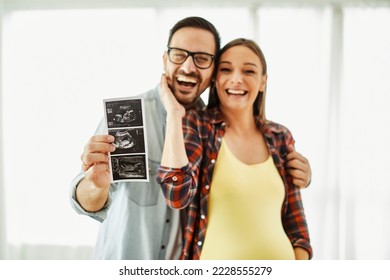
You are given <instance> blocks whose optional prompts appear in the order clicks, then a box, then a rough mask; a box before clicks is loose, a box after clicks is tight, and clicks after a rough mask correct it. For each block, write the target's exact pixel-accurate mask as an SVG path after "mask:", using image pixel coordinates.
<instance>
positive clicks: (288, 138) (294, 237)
mask: <svg viewBox="0 0 390 280" xmlns="http://www.w3.org/2000/svg"><path fill="white" fill-rule="evenodd" d="M284 137H285V141H284V146H285V150H286V151H287V146H288V145H290V144H292V145H294V143H295V141H294V139H293V137H292V135H291V132H290V131H289V130H288V129H286V132H285V134H284ZM286 155H287V153H286V154H285V155H283V156H286ZM286 176H287V184H288V191H287V209H286V212H285V213H284V215H283V225H284V228H285V231H286V233H287V236H288V237H289V239H290V241H291V244H292V245H293V247H301V248H303V249H305V250H306V251H307V252H308V253H309V258H310V259H311V258H312V257H313V251H312V247H311V245H310V237H309V229H308V226H307V222H306V217H305V211H304V207H303V203H302V196H301V190H300V188H298V187H296V186H294V184H293V182H292V177H291V176H290V175H289V174H286Z"/></svg>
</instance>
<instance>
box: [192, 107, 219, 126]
mask: <svg viewBox="0 0 390 280" xmlns="http://www.w3.org/2000/svg"><path fill="white" fill-rule="evenodd" d="M187 117H188V118H190V119H194V120H197V121H200V122H207V123H213V122H217V121H220V120H221V114H220V111H219V110H218V109H216V108H213V109H206V108H205V109H192V110H189V111H187Z"/></svg>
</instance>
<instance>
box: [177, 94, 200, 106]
mask: <svg viewBox="0 0 390 280" xmlns="http://www.w3.org/2000/svg"><path fill="white" fill-rule="evenodd" d="M175 97H176V99H177V101H178V102H179V103H180V104H182V105H183V106H184V107H186V108H187V107H191V106H193V105H195V103H196V101H197V100H198V98H199V95H197V94H195V93H193V92H184V93H183V92H176V94H175Z"/></svg>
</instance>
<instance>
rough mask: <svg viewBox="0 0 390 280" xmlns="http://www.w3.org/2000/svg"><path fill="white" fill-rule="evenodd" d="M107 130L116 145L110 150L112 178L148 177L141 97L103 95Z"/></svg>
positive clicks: (132, 179)
mask: <svg viewBox="0 0 390 280" xmlns="http://www.w3.org/2000/svg"><path fill="white" fill-rule="evenodd" d="M103 102H104V116H105V119H106V127H107V130H108V134H110V135H112V136H114V138H115V140H114V142H113V144H114V145H115V147H116V149H115V151H114V152H111V153H109V158H110V161H109V162H110V171H111V179H112V181H113V182H118V181H149V177H148V170H149V167H148V160H147V159H148V157H147V145H146V143H147V142H146V129H145V125H144V110H143V100H142V99H135V98H116V99H104V100H103Z"/></svg>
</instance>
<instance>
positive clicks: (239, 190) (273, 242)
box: [200, 141, 295, 260]
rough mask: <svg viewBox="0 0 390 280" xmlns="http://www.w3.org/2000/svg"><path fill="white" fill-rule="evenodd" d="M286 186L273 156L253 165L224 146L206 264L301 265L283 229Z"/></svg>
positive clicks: (211, 210) (204, 250)
mask: <svg viewBox="0 0 390 280" xmlns="http://www.w3.org/2000/svg"><path fill="white" fill-rule="evenodd" d="M284 197H285V191H284V185H283V181H282V179H281V177H280V175H279V172H278V170H277V168H276V167H275V164H274V162H273V159H272V157H271V156H270V157H269V158H268V159H267V160H266V161H265V162H263V163H259V164H253V165H248V164H245V163H243V162H241V161H240V160H238V159H237V158H236V157H235V156H234V155H233V154H232V153H231V152H230V150H229V148H228V146H227V145H226V144H225V142H224V141H222V146H221V149H220V151H219V154H218V159H217V162H216V165H215V169H214V173H213V179H212V182H211V187H210V197H209V205H208V207H209V210H208V213H209V214H208V215H209V217H208V225H207V231H206V237H205V241H204V244H203V248H202V253H201V256H200V258H201V259H203V260H207V259H209V260H210V259H214V260H216V259H217V260H222V259H226V260H238V259H245V260H250V259H266V260H275V259H295V255H294V250H293V247H292V245H291V242H290V240H289V239H288V237H287V235H286V233H285V231H284V229H283V225H282V220H281V209H282V203H283V199H284Z"/></svg>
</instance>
